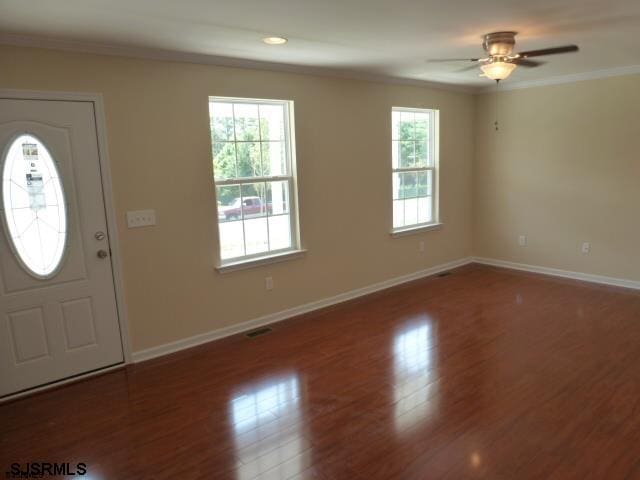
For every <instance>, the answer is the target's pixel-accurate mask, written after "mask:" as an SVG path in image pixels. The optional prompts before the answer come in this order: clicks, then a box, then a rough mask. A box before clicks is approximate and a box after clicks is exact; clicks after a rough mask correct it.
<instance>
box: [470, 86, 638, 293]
mask: <svg viewBox="0 0 640 480" xmlns="http://www.w3.org/2000/svg"><path fill="white" fill-rule="evenodd" d="M496 112H497V118H498V120H499V123H500V126H501V127H500V131H499V132H495V131H494V129H493V122H494V120H495V118H496ZM475 127H476V147H477V153H476V159H475V162H474V212H473V213H474V253H475V255H478V256H483V257H491V258H496V259H501V260H508V261H513V262H520V263H527V264H533V265H539V266H545V267H553V268H560V269H565V270H572V271H578V272H585V273H592V274H598V275H607V276H612V277H618V278H624V279H631V280H640V254H639V253H638V247H639V246H640V75H629V76H625V77H616V78H608V79H601V80H591V81H584V82H578V83H573V84H565V85H557V86H549V87H543V88H532V89H526V90H514V91H507V92H503V93H500V94H497V95H495V94H492V95H480V96H478V97H477V108H476V122H475ZM521 234H525V235H527V237H528V245H527V246H526V247H519V246H518V236H519V235H521ZM583 241H589V242H591V244H592V247H591V253H589V254H588V255H585V254H582V253H581V252H580V246H581V243H582V242H583Z"/></svg>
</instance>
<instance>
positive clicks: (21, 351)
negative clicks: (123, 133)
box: [0, 99, 123, 396]
mask: <svg viewBox="0 0 640 480" xmlns="http://www.w3.org/2000/svg"><path fill="white" fill-rule="evenodd" d="M16 138H18V139H19V142H22V143H21V145H20V146H21V150H17V149H13V150H11V151H12V152H13V153H12V154H15V155H18V156H19V155H22V156H21V157H12V158H18V160H20V161H24V163H23V164H22V166H21V165H20V164H15V165H17V166H16V167H15V168H14V170H12V172H13V176H12V177H10V176H9V174H8V173H5V168H4V166H5V161H6V157H7V155H8V154H7V152H8V151H9V147H11V145H13V143H14V140H15V139H16ZM45 150H46V151H48V154H50V156H51V158H52V159H53V163H54V165H55V170H57V175H58V177H57V178H59V179H60V182H61V185H62V189H61V190H62V191H63V192H64V193H63V197H64V206H65V207H66V216H65V218H64V219H60V218H58V219H57V220H56V217H55V215H51V213H50V212H51V211H52V208H53V207H52V205H53V206H55V205H58V204H56V203H55V202H57V201H58V200H59V195H58V194H56V193H55V192H54V191H53V189H52V186H51V185H52V183H51V182H53V181H55V180H52V177H51V176H49V177H47V171H46V165H45V164H46V162H45V156H46V154H45ZM0 152H2V156H1V157H0V174H1V175H3V179H2V180H3V181H2V192H3V194H4V192H5V190H6V189H8V188H13V190H11V191H12V192H15V194H13V196H11V195H9V196H8V197H7V198H10V199H11V202H17V203H15V205H14V207H13V210H12V215H13V212H18V213H17V214H16V215H22V217H20V218H25V219H24V220H20V221H19V222H14V224H12V226H13V227H14V230H13V233H12V232H11V231H10V229H9V226H8V224H7V222H6V218H7V216H6V215H5V209H6V208H8V204H7V202H5V199H6V198H5V196H3V195H0V217H2V218H1V219H0V220H1V222H2V226H3V228H2V229H1V230H0V345H1V347H2V348H0V380H1V382H0V396H3V395H8V394H11V393H15V392H18V391H22V390H25V389H29V388H33V387H36V386H39V385H43V384H46V383H50V382H54V381H56V380H61V379H64V378H67V377H70V376H73V375H78V374H81V373H84V372H88V371H92V370H96V369H99V368H103V367H107V366H111V365H114V364H117V363H121V362H122V361H123V354H122V343H121V337H120V327H119V322H118V315H117V307H116V298H115V291H114V285H113V272H112V265H111V259H110V257H109V256H107V257H106V258H100V257H99V256H98V255H97V252H98V251H99V250H104V251H106V252H109V232H108V229H107V223H106V217H105V209H104V199H103V192H102V179H101V176H100V163H99V156H98V155H99V152H98V147H97V135H96V129H95V117H94V111H93V103H91V102H81V101H44V100H16V99H0ZM16 152H18V153H16ZM18 160H16V161H18ZM12 168H13V167H12ZM20 168H23V169H24V175H25V177H24V178H23V177H22V171H21V170H20ZM16 172H17V173H16ZM49 173H50V172H49ZM47 178H48V179H49V180H47ZM22 197H24V198H22ZM26 198H28V201H27V200H25V199H26ZM14 199H15V200H14ZM20 202H22V203H20ZM25 202H26V203H25ZM61 210H64V209H61ZM63 220H64V221H63ZM56 221H57V223H56ZM15 225H18V226H17V227H16V226H15ZM38 228H40V230H37V229H38ZM56 228H57V229H58V230H56ZM65 231H66V234H65V235H66V244H65V245H66V248H65V250H64V252H63V254H62V257H61V258H62V260H61V264H60V265H59V266H58V267H57V269H54V270H53V271H52V273H51V274H50V275H49V276H38V275H37V272H34V271H31V270H30V269H29V268H28V266H26V264H25V261H23V260H22V259H21V257H20V253H19V252H18V251H17V249H16V248H15V247H14V243H13V241H12V239H11V235H13V238H14V239H15V238H17V239H18V240H19V241H23V240H24V241H23V243H22V245H27V247H28V248H27V247H24V248H23V250H28V249H29V248H31V251H32V252H33V258H36V259H37V261H44V260H42V259H43V258H49V257H51V255H50V253H51V251H52V248H54V246H52V243H53V242H55V240H54V239H55V238H62V233H61V232H65ZM16 232H17V233H16ZM52 232H53V233H52ZM98 232H103V233H104V235H97V233H98ZM56 235H57V236H56ZM38 248H39V249H40V250H38ZM29 258H31V257H29ZM52 258H53V257H52ZM36 263H37V262H36Z"/></svg>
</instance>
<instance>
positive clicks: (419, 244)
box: [418, 240, 424, 252]
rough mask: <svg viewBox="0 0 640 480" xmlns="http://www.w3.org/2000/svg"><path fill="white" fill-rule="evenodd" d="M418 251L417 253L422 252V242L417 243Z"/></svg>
mask: <svg viewBox="0 0 640 480" xmlns="http://www.w3.org/2000/svg"><path fill="white" fill-rule="evenodd" d="M418 251H419V252H424V240H422V241H420V243H418Z"/></svg>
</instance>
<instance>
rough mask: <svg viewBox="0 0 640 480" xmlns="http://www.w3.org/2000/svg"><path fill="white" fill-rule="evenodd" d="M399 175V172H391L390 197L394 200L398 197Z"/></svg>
mask: <svg viewBox="0 0 640 480" xmlns="http://www.w3.org/2000/svg"><path fill="white" fill-rule="evenodd" d="M400 175H402V174H401V173H393V175H392V176H391V181H392V187H391V189H392V197H391V198H393V199H394V200H398V199H399V198H400Z"/></svg>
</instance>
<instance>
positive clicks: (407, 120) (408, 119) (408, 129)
mask: <svg viewBox="0 0 640 480" xmlns="http://www.w3.org/2000/svg"><path fill="white" fill-rule="evenodd" d="M414 117H415V115H414V113H413V112H400V122H399V124H398V140H413V139H414V138H415V136H414V129H415V124H414Z"/></svg>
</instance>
